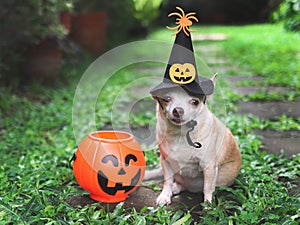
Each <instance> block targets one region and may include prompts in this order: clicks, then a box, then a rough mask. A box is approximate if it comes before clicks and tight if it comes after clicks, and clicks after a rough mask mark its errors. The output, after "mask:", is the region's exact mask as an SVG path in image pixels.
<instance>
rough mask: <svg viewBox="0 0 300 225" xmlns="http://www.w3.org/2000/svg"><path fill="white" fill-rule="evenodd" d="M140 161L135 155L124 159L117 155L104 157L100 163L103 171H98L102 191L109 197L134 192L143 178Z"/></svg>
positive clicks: (129, 155)
mask: <svg viewBox="0 0 300 225" xmlns="http://www.w3.org/2000/svg"><path fill="white" fill-rule="evenodd" d="M138 160H139V159H138V158H137V156H135V155H133V154H128V155H126V156H125V158H123V159H120V158H119V156H117V155H106V156H104V157H103V158H102V160H101V162H100V164H101V170H99V171H98V183H99V185H100V187H101V189H102V190H103V191H104V192H105V193H107V194H109V195H115V194H116V193H117V192H118V191H124V192H125V193H127V192H129V191H130V190H132V189H133V188H134V187H135V186H136V185H137V183H138V182H139V180H140V178H141V173H142V172H141V169H140V168H139V166H138V164H139V162H138Z"/></svg>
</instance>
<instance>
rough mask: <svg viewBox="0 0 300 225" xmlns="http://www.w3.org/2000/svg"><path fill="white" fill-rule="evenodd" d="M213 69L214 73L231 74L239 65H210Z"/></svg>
mask: <svg viewBox="0 0 300 225" xmlns="http://www.w3.org/2000/svg"><path fill="white" fill-rule="evenodd" d="M210 69H211V71H213V73H219V74H221V75H222V74H230V73H232V71H238V67H237V66H227V65H223V66H211V67H210Z"/></svg>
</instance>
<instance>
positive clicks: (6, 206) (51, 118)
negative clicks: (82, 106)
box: [0, 25, 300, 225]
mask: <svg viewBox="0 0 300 225" xmlns="http://www.w3.org/2000/svg"><path fill="white" fill-rule="evenodd" d="M199 30H200V32H203V33H205V32H207V33H221V32H224V33H226V34H228V35H229V36H230V37H232V39H231V38H230V39H229V40H228V41H225V42H222V45H223V46H224V48H225V50H226V51H225V52H226V53H227V54H228V57H230V59H231V60H232V61H231V63H232V64H234V65H235V64H236V63H237V64H238V65H241V66H242V68H244V69H245V71H251V72H253V73H257V74H260V75H263V76H264V77H266V81H265V82H266V85H267V84H271V83H272V84H273V83H274V84H276V85H288V86H289V87H292V88H293V90H295V91H299V81H298V77H299V71H298V69H299V67H298V66H299V65H295V64H296V61H295V60H293V63H292V62H291V61H290V60H288V59H291V58H293V57H294V56H295V54H296V52H297V51H298V52H299V49H298V48H299V39H298V37H297V36H295V35H294V34H289V33H284V32H283V31H282V30H281V28H280V27H278V26H274V25H255V26H246V27H203V28H199ZM161 34H164V35H165V36H161ZM161 37H163V38H165V39H166V40H167V39H168V40H172V39H173V37H171V36H170V32H169V31H166V29H162V30H159V31H156V32H155V33H153V36H152V37H151V39H154V38H161ZM281 38H282V39H281ZM279 43H280V44H279ZM283 43H284V44H285V45H283V46H282V44H283ZM293 43H295V44H293ZM270 49H271V50H273V53H270V54H267V53H266V54H263V53H264V52H265V51H269V50H270ZM235 51H236V52H238V53H235ZM253 51H255V52H256V53H253ZM239 56H240V57H239ZM270 56H271V58H272V59H274V62H273V61H271V62H272V63H271V64H268V63H267V62H269V61H270V58H268V57H270ZM279 56H280V57H279ZM283 56H284V57H283ZM285 56H286V57H285ZM261 57H262V59H261V60H262V61H263V60H264V61H265V62H264V63H260V62H257V61H260V60H259V59H260V58H261ZM265 57H266V58H265ZM293 59H295V58H293ZM255 61H256V62H255ZM252 64H253V65H252ZM266 64H268V65H266ZM266 66H267V67H266ZM147 67H149V68H151V67H157V65H156V64H147ZM265 67H266V68H265ZM277 68H279V70H278V71H277ZM297 68H298V69H297ZM83 70H84V69H82V68H80V67H74V66H67V67H66V68H65V69H64V79H63V80H65V81H64V82H58V83H57V84H56V85H55V86H54V87H49V86H42V85H39V84H31V85H25V86H23V87H21V88H18V89H17V88H16V87H15V86H13V85H11V86H9V87H7V86H4V85H2V83H1V85H0V86H1V87H0V117H1V120H0V150H1V151H0V161H1V163H0V224H78V225H79V224H175V225H176V224H193V223H192V217H191V212H189V211H188V210H177V209H174V210H167V209H166V207H158V208H152V207H147V206H145V207H144V208H143V209H142V210H141V211H137V210H135V209H134V208H133V209H125V208H124V205H123V204H122V203H120V204H119V205H118V206H117V207H116V209H115V210H113V211H112V212H109V210H108V208H106V207H103V206H101V204H100V203H96V204H93V205H89V206H85V207H75V208H73V207H71V206H70V205H68V204H67V203H66V199H68V198H71V197H72V196H82V195H84V194H86V192H84V191H82V190H81V189H80V188H79V187H78V184H77V183H76V181H75V179H74V177H73V173H72V170H71V169H70V168H69V159H70V158H71V156H72V154H73V152H74V150H75V148H76V142H75V139H74V134H73V130H72V106H73V97H74V93H75V89H76V86H77V83H78V80H79V78H80V77H81V75H82V73H81V72H82V71H83ZM238 72H243V71H238ZM237 74H239V73H237ZM283 74H284V75H286V76H284V77H282V75H283ZM271 75H272V79H271V78H268V76H271ZM139 76H140V74H139V73H138V72H137V71H136V70H135V69H134V67H128V68H124V69H122V70H120V71H118V72H117V73H116V74H115V76H112V77H111V79H110V81H109V83H107V85H106V86H104V88H103V96H107V98H101V100H100V99H98V101H97V107H96V120H97V121H96V123H97V128H99V129H101V128H102V127H103V126H106V125H107V124H109V123H111V114H110V110H111V106H112V103H114V101H115V98H116V97H118V96H119V95H120V93H123V91H124V88H125V87H126V85H128V84H129V83H130V82H131V81H132V80H133V79H136V78H137V77H139ZM286 77H288V79H293V82H292V83H291V82H287V80H286V79H287V78H286ZM140 85H147V83H141V84H140ZM222 88H223V89H224V90H223V92H224V96H222V99H219V100H218V99H216V101H220V102H224V101H225V102H226V104H227V106H226V107H227V109H232V108H234V102H235V101H237V100H238V99H239V97H238V96H236V95H235V94H233V93H232V92H231V91H230V90H229V89H227V88H226V86H222ZM126 93H127V94H128V95H126V97H125V98H122V99H121V101H120V102H121V104H120V111H118V110H116V115H115V116H114V118H115V120H117V122H116V123H117V124H118V125H119V126H120V127H122V125H123V124H124V123H126V122H127V121H126V120H127V119H128V118H125V117H124V116H123V115H122V114H123V111H122V109H124V108H123V107H126V105H127V104H128V103H129V102H131V101H132V100H138V99H139V96H137V94H136V93H135V92H133V93H132V90H127V89H126ZM263 99H265V98H263ZM263 99H262V100H263ZM228 105H230V106H228ZM216 113H217V112H216ZM153 118H154V109H151V108H149V107H144V108H143V107H142V106H141V108H140V109H139V110H137V112H134V114H130V119H131V123H132V124H133V126H145V125H147V124H154V123H155V121H154V120H153ZM222 120H223V121H225V122H226V125H227V126H228V127H229V129H231V130H232V132H233V133H234V135H235V137H236V139H237V141H238V143H239V146H240V149H241V152H242V156H243V166H242V170H241V173H240V174H239V176H238V178H237V180H236V183H235V185H234V186H233V187H228V188H218V189H217V190H216V194H217V196H219V197H217V198H215V199H214V201H213V203H212V209H209V207H208V205H207V204H206V203H199V204H201V205H202V206H203V210H201V211H200V212H198V217H199V220H198V221H197V223H198V224H298V223H299V220H300V211H299V205H300V201H299V193H294V192H292V190H293V187H294V186H295V184H296V181H297V179H299V176H300V167H299V165H300V155H299V154H298V155H296V156H294V157H292V158H286V157H285V156H284V154H281V155H279V156H276V155H270V154H266V153H265V152H262V151H260V150H259V149H260V147H261V141H260V139H259V137H257V136H256V135H254V134H253V132H252V130H253V129H261V130H263V129H276V130H293V129H295V130H299V128H300V125H299V124H300V118H296V119H292V118H288V117H286V116H282V117H281V118H280V119H279V120H277V121H270V120H261V119H258V118H256V117H249V116H240V115H237V114H235V113H232V112H231V113H227V114H226V115H224V116H223V118H222ZM144 150H145V151H146V159H147V164H149V165H151V164H155V163H157V160H158V156H157V154H158V151H157V147H156V146H155V145H154V146H150V147H148V149H147V148H146V147H144ZM223 192H226V193H227V195H220V193H223ZM292 193H293V194H292Z"/></svg>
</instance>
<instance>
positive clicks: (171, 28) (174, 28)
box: [167, 25, 180, 30]
mask: <svg viewBox="0 0 300 225" xmlns="http://www.w3.org/2000/svg"><path fill="white" fill-rule="evenodd" d="M178 27H180V26H179V25H178V26H176V27H169V26H167V28H168V29H169V30H177V29H178Z"/></svg>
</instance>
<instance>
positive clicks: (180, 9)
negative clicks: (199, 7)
mask: <svg viewBox="0 0 300 225" xmlns="http://www.w3.org/2000/svg"><path fill="white" fill-rule="evenodd" d="M176 9H178V10H179V11H181V13H182V16H185V13H184V11H183V9H182V8H180V7H178V6H177V7H176Z"/></svg>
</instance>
